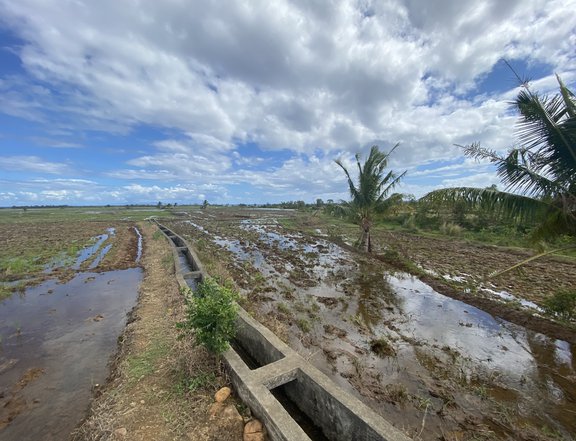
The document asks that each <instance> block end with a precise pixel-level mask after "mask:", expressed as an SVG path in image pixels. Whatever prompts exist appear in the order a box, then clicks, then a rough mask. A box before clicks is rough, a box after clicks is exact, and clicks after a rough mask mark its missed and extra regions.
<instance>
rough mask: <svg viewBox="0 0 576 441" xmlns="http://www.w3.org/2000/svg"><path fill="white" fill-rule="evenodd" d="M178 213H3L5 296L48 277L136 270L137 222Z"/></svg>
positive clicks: (1, 280) (0, 248)
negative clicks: (133, 268) (75, 272)
mask: <svg viewBox="0 0 576 441" xmlns="http://www.w3.org/2000/svg"><path fill="white" fill-rule="evenodd" d="M188 209H189V208H188ZM174 215H175V212H173V211H171V210H163V209H157V208H152V207H131V208H125V207H65V208H54V207H50V208H28V209H22V208H6V209H0V298H2V297H6V296H8V295H10V294H11V293H13V292H15V291H19V290H22V289H24V288H25V287H26V286H29V285H31V284H35V283H38V282H40V281H42V280H44V279H46V278H48V277H58V278H60V279H66V278H69V277H70V276H71V275H72V274H73V273H74V271H78V270H85V269H88V268H90V269H93V270H97V271H104V270H110V269H122V268H128V267H131V266H133V265H134V258H135V253H136V248H137V243H138V236H137V233H136V231H135V230H134V226H135V225H136V222H139V221H143V220H145V219H148V218H152V217H155V218H163V217H166V216H174ZM110 229H113V230H112V231H113V234H110V231H111V230H110ZM97 259H99V260H98V261H97V262H96V260H97ZM100 259H101V260H100Z"/></svg>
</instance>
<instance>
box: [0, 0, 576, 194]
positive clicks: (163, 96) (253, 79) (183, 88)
mask: <svg viewBox="0 0 576 441" xmlns="http://www.w3.org/2000/svg"><path fill="white" fill-rule="evenodd" d="M0 16H1V17H3V24H4V25H6V26H7V27H8V28H9V29H10V30H11V31H12V32H14V33H15V34H17V36H18V37H19V38H20V39H21V40H22V44H21V45H20V46H19V47H18V48H16V53H17V55H18V56H19V57H20V60H21V62H22V66H23V68H24V69H25V70H26V72H27V77H26V78H23V77H14V76H12V77H6V76H4V77H0V90H1V91H2V99H0V111H2V112H4V113H6V114H10V115H13V116H17V117H19V118H27V119H30V120H35V121H39V122H44V123H46V124H50V125H52V126H57V127H60V128H64V129H68V130H81V131H86V130H100V131H106V132H115V133H125V134H128V133H129V132H130V131H131V130H133V129H134V128H136V127H140V126H143V125H153V126H154V127H159V128H161V129H164V130H166V131H167V133H168V135H167V136H166V138H165V139H163V140H158V141H155V142H153V143H152V146H149V147H150V148H149V149H148V151H146V152H145V153H141V152H137V151H136V149H141V146H134V147H133V148H132V150H131V158H130V159H128V160H127V161H126V162H125V164H123V165H122V166H118V165H115V166H114V167H111V168H110V169H109V170H107V171H106V172H105V175H106V176H108V177H114V178H117V179H126V180H139V179H146V180H151V179H154V180H165V181H166V182H169V181H176V180H184V181H186V182H187V183H190V182H193V181H195V182H198V183H199V184H201V185H208V184H216V183H218V182H229V183H230V184H235V183H238V182H245V181H248V180H249V181H250V184H251V185H252V186H258V185H259V186H260V187H259V188H261V189H263V190H264V191H269V192H271V193H274V191H275V190H274V189H280V188H283V189H285V190H286V194H289V192H290V191H292V192H293V194H294V195H298V194H306V191H305V190H304V187H305V185H308V187H306V188H308V189H309V188H311V186H312V184H314V185H316V186H317V187H316V188H317V189H318V190H319V191H325V192H328V193H330V192H333V191H336V182H337V180H338V173H337V170H336V169H335V168H334V167H333V163H332V162H331V160H332V159H334V158H335V157H336V156H337V155H339V154H347V155H348V156H350V155H351V154H353V153H355V152H356V151H360V152H366V151H367V149H368V148H369V146H370V145H371V144H373V143H378V144H380V145H382V146H383V147H384V148H389V147H390V146H392V145H394V143H396V142H401V146H400V148H399V149H398V150H397V152H396V153H395V155H394V157H393V158H391V160H392V165H393V166H395V167H398V168H410V167H414V166H415V165H417V164H421V163H433V162H434V161H441V160H452V159H455V158H458V157H459V156H461V152H460V151H459V150H458V149H457V148H454V146H453V144H454V143H458V144H466V143H469V142H472V141H482V142H483V143H484V144H486V145H489V146H491V147H493V148H496V149H498V150H502V149H505V148H506V147H507V146H510V145H511V143H512V142H513V136H512V131H511V127H512V126H513V123H512V119H511V116H510V114H509V110H508V108H507V105H506V103H505V99H506V97H509V96H510V95H513V93H514V90H513V87H512V86H513V85H511V90H510V91H507V92H505V93H503V94H501V95H489V94H488V95H482V96H479V97H472V96H471V95H470V94H469V92H471V91H474V90H475V88H476V87H477V85H478V83H479V81H480V80H482V79H483V78H485V77H486V75H488V74H489V73H490V71H491V70H492V69H493V67H494V65H495V64H496V63H497V62H498V60H500V59H502V58H507V59H510V60H512V61H514V60H523V61H525V62H526V63H527V64H528V66H530V64H531V63H534V64H539V65H547V66H549V67H550V71H549V72H550V73H551V72H552V71H553V70H554V71H557V72H558V73H560V74H563V75H564V77H565V79H566V80H567V81H574V80H575V79H576V72H575V71H574V67H573V66H574V65H575V61H576V54H575V52H574V50H573V48H574V45H575V44H576V32H575V29H576V1H575V0H548V1H544V0H522V1H520V0H510V1H507V2H501V1H497V0H471V1H465V2H463V1H460V0H435V1H428V0H392V1H379V0H342V1H334V0H324V1H321V0H317V1H309V0H275V1H273V2H270V1H264V0H258V1H253V2H231V3H229V4H227V5H226V8H222V3H221V2H217V1H215V0H206V1H202V2H199V1H196V2H187V3H183V2H158V1H153V0H145V1H141V2H132V3H126V4H122V6H121V7H119V6H118V3H117V2H115V1H113V0H102V1H100V2H98V3H94V2H89V1H74V2H72V1H65V2H64V3H63V2H62V1H57V0H19V1H10V0H0ZM551 79H552V76H548V78H547V79H545V80H544V81H543V82H542V83H541V84H542V85H543V86H545V88H553V87H554V84H553V82H551ZM24 84H25V85H26V86H27V87H24ZM248 143H252V144H255V145H258V146H259V148H260V149H261V150H262V151H268V152H274V151H285V150H288V151H291V152H293V155H292V156H291V157H290V158H289V159H287V160H286V161H285V163H284V164H283V165H280V166H278V167H276V168H275V169H274V170H272V171H270V170H255V169H254V164H255V162H254V161H245V160H243V158H238V156H237V155H238V146H239V145H241V144H248ZM47 144H48V145H50V144H52V145H51V146H52V147H75V146H78V145H80V144H77V143H76V142H68V141H54V142H53V143H49V142H47ZM128 151H130V149H128ZM318 151H321V152H322V154H321V155H320V156H318V154H317V153H318ZM38 159H39V158H37V157H35V159H34V160H35V161H36V162H35V163H39V162H41V161H39V160H38ZM315 161H320V162H319V163H316V162H315ZM46 164H50V163H46ZM53 165H54V164H53ZM34 167H36V166H32V168H28V170H31V171H32V170H33V169H34ZM47 169H50V166H48V165H45V166H44V172H47V173H55V172H56V170H60V171H61V170H62V169H61V168H60V169H59V168H58V167H56V168H54V167H52V170H53V171H46V170H47ZM36 171H40V166H37V168H36ZM298 179H303V180H305V181H298ZM127 187H128V186H125V188H127ZM130 188H132V190H133V191H134V192H135V193H134V194H138V193H137V191H138V189H137V188H136V187H130ZM162 188H165V189H170V188H176V187H172V186H171V184H166V185H164V186H163V187H162ZM155 191H157V192H158V194H163V193H162V191H164V190H160V189H157V190H155ZM165 191H167V192H168V193H166V194H169V191H170V190H165ZM328 193H326V194H328Z"/></svg>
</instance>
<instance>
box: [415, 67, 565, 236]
mask: <svg viewBox="0 0 576 441" xmlns="http://www.w3.org/2000/svg"><path fill="white" fill-rule="evenodd" d="M556 78H557V80H558V84H559V88H560V92H559V93H558V94H556V95H554V96H552V97H549V96H546V95H539V94H538V93H536V92H533V91H532V90H531V89H530V87H529V85H528V83H526V82H524V83H523V84H522V88H521V90H520V92H519V94H518V96H517V97H516V99H515V100H514V101H513V102H512V103H511V104H512V105H513V106H514V107H515V108H516V109H517V110H518V112H519V113H520V119H519V121H518V124H517V137H518V141H519V147H515V148H512V149H510V151H509V152H508V154H507V155H506V156H502V155H499V154H497V153H496V152H495V151H493V150H489V149H486V148H483V147H481V146H480V145H479V144H478V143H474V144H471V145H469V146H465V147H463V149H464V153H465V154H466V155H467V156H470V157H473V158H476V159H488V160H489V161H490V162H492V163H493V164H495V165H496V170H497V173H498V176H499V177H500V179H501V180H502V182H503V183H504V184H505V186H506V189H505V190H506V191H497V190H495V189H493V188H492V189H490V188H489V189H478V188H468V187H461V188H448V189H442V190H437V191H433V192H431V193H429V194H427V195H426V196H425V197H424V198H423V201H424V202H429V203H442V202H444V203H455V202H459V201H463V202H465V203H466V204H467V205H468V206H469V207H470V208H478V209H482V210H488V211H490V212H493V213H496V214H499V215H501V216H502V217H505V218H508V219H513V220H516V221H519V222H521V221H532V222H535V223H536V228H535V229H534V230H533V231H532V233H531V239H532V240H533V241H540V240H552V239H555V238H557V237H559V236H563V235H567V236H569V237H571V238H572V239H574V238H576V99H575V96H574V94H573V93H572V92H571V91H570V90H569V89H568V88H567V87H566V86H565V85H564V83H563V82H562V80H561V79H560V77H559V76H556Z"/></svg>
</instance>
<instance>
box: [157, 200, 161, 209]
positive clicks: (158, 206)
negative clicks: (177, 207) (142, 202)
mask: <svg viewBox="0 0 576 441" xmlns="http://www.w3.org/2000/svg"><path fill="white" fill-rule="evenodd" d="M156 208H158V209H160V208H162V202H160V201H158V203H157V204H156Z"/></svg>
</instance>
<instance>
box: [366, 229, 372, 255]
mask: <svg viewBox="0 0 576 441" xmlns="http://www.w3.org/2000/svg"><path fill="white" fill-rule="evenodd" d="M366 234H367V235H368V245H367V247H366V251H368V252H369V253H371V252H372V240H371V239H370V229H368V231H367V232H366Z"/></svg>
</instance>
